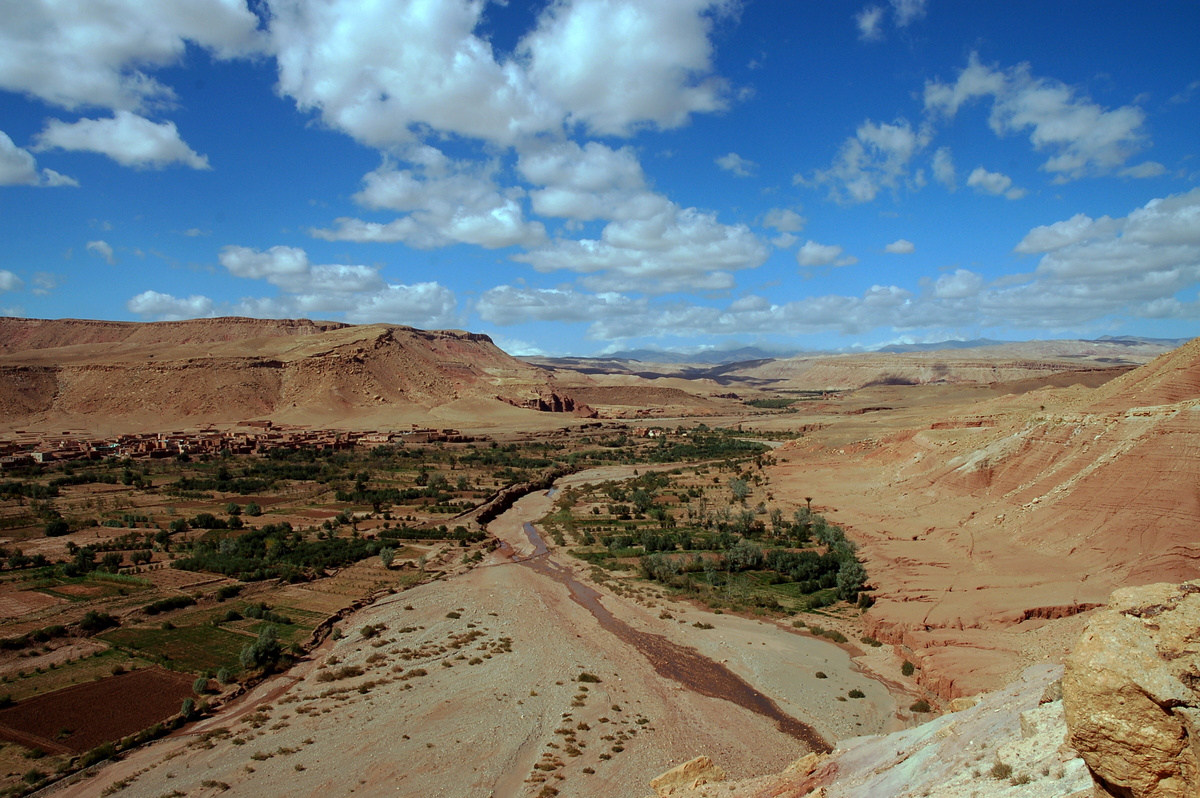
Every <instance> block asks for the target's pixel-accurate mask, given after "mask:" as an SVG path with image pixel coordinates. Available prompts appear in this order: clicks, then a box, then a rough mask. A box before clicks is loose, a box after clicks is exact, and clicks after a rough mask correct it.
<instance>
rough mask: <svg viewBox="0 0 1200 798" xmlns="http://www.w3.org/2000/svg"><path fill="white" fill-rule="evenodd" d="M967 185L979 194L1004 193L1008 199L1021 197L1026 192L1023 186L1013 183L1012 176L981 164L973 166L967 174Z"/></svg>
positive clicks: (996, 194) (996, 195) (994, 194)
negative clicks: (991, 169)
mask: <svg viewBox="0 0 1200 798" xmlns="http://www.w3.org/2000/svg"><path fill="white" fill-rule="evenodd" d="M967 185H968V186H970V187H971V188H973V189H975V190H976V191H978V192H979V193H980V194H991V195H992V196H994V197H998V196H1000V195H1004V196H1005V197H1007V198H1008V199H1010V200H1015V199H1021V197H1024V196H1025V194H1026V193H1027V192H1026V191H1025V189H1023V188H1017V187H1016V186H1014V185H1013V181H1012V178H1011V177H1009V176H1008V175H1005V174H1001V173H1000V172H989V171H988V170H986V169H984V168H983V167H982V166H977V167H975V168H974V169H973V170H972V171H971V174H969V175H968V176H967Z"/></svg>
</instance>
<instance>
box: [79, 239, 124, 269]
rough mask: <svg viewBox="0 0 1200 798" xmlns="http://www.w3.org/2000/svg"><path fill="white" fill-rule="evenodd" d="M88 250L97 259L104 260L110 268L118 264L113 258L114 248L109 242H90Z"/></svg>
mask: <svg viewBox="0 0 1200 798" xmlns="http://www.w3.org/2000/svg"><path fill="white" fill-rule="evenodd" d="M86 249H87V251H88V252H90V253H92V254H93V255H95V256H96V257H98V258H103V259H104V262H105V263H107V264H108V265H109V266H111V265H113V264H114V263H116V262H117V261H116V258H114V257H113V248H112V246H111V245H110V244H109V243H108V242H107V241H103V240H101V241H89V242H87V247H86Z"/></svg>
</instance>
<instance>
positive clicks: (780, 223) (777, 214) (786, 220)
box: [762, 208, 808, 233]
mask: <svg viewBox="0 0 1200 798" xmlns="http://www.w3.org/2000/svg"><path fill="white" fill-rule="evenodd" d="M806 224H808V220H807V219H805V218H804V217H803V216H801V215H800V214H798V213H796V212H795V211H793V210H792V209H791V208H772V209H771V210H769V211H767V213H766V215H765V216H764V217H763V221H762V226H763V227H769V228H772V229H774V230H778V231H779V232H781V233H799V232H800V231H801V230H803V229H804V225H806Z"/></svg>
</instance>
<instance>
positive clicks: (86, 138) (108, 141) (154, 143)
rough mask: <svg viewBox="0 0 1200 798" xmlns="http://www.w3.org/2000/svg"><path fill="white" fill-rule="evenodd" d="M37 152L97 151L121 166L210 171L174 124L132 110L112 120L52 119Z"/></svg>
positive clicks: (41, 135)
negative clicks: (181, 136) (147, 117)
mask: <svg viewBox="0 0 1200 798" xmlns="http://www.w3.org/2000/svg"><path fill="white" fill-rule="evenodd" d="M34 149H35V150H37V151H44V150H50V149H63V150H74V151H83V152H98V153H100V154H102V155H107V156H108V157H109V158H112V159H113V160H114V161H116V162H117V163H119V164H121V165H122V166H134V167H138V168H142V169H146V168H153V169H162V168H163V167H165V166H168V165H170V164H173V163H180V164H183V165H184V166H190V167H191V168H192V169H208V168H209V166H208V158H207V157H205V156H203V155H198V154H197V153H196V152H195V151H193V150H192V148H191V147H189V146H188V145H187V144H185V143H184V142H183V139H181V138H180V137H179V130H178V129H177V128H176V127H175V123H174V122H170V121H168V122H161V123H155V122H151V121H150V120H149V119H146V118H145V117H142V116H138V115H137V114H134V113H131V112H130V111H117V112H116V113H115V115H114V116H113V117H112V118H111V119H80V120H79V121H78V122H71V123H68V122H63V121H61V120H58V119H51V120H50V121H49V122H48V123H47V124H46V129H45V130H43V131H42V132H41V133H39V134H38V136H37V144H36V145H35V146H34Z"/></svg>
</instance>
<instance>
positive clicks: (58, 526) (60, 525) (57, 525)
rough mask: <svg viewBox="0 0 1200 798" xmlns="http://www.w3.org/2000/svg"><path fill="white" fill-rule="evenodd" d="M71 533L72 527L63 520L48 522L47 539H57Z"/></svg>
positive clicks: (56, 519)
mask: <svg viewBox="0 0 1200 798" xmlns="http://www.w3.org/2000/svg"><path fill="white" fill-rule="evenodd" d="M70 531H71V525H70V524H68V523H67V522H66V521H64V520H63V519H61V518H55V519H53V520H52V521H48V522H46V537H48V538H57V537H61V536H62V535H66V534H68V533H69V532H70Z"/></svg>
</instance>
